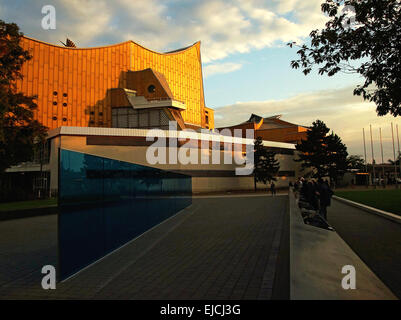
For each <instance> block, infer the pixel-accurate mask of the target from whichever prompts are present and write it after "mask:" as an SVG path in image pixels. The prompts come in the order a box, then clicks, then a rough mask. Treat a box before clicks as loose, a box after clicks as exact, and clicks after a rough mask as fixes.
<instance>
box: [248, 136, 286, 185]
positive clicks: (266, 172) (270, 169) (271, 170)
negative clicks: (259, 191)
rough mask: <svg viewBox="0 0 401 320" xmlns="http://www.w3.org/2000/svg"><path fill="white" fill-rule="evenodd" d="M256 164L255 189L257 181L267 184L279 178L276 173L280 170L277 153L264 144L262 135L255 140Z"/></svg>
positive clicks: (254, 174)
mask: <svg viewBox="0 0 401 320" xmlns="http://www.w3.org/2000/svg"><path fill="white" fill-rule="evenodd" d="M254 165H255V168H254V170H253V177H254V183H255V191H256V183H257V182H262V183H264V184H267V183H268V182H271V181H276V180H277V178H276V175H277V173H278V171H279V170H280V164H279V162H278V160H277V159H276V154H275V153H274V152H273V151H269V150H268V149H267V148H266V147H264V146H263V140H262V138H261V137H257V138H256V140H255V146H254Z"/></svg>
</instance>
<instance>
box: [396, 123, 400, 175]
mask: <svg viewBox="0 0 401 320" xmlns="http://www.w3.org/2000/svg"><path fill="white" fill-rule="evenodd" d="M397 144H398V165H399V167H400V177H401V152H400V137H399V135H398V123H397Z"/></svg>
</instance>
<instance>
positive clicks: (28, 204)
mask: <svg viewBox="0 0 401 320" xmlns="http://www.w3.org/2000/svg"><path fill="white" fill-rule="evenodd" d="M56 205H57V198H52V199H44V200H32V201H18V202H5V203H0V212H7V211H18V210H28V209H38V208H45V207H54V206H56Z"/></svg>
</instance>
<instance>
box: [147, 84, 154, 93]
mask: <svg viewBox="0 0 401 320" xmlns="http://www.w3.org/2000/svg"><path fill="white" fill-rule="evenodd" d="M155 91H156V87H155V86H154V85H153V84H151V85H150V86H149V87H148V92H149V93H154V92H155Z"/></svg>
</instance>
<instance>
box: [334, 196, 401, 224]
mask: <svg viewBox="0 0 401 320" xmlns="http://www.w3.org/2000/svg"><path fill="white" fill-rule="evenodd" d="M333 199H335V200H337V201H341V202H344V203H346V204H348V205H350V206H353V207H356V208H359V209H362V210H364V211H366V212H370V213H374V214H376V215H378V216H381V217H383V218H386V219H389V220H391V221H394V222H396V223H400V224H401V217H400V216H398V215H396V214H394V213H391V212H387V211H383V210H380V209H376V208H373V207H369V206H367V205H364V204H361V203H359V202H355V201H351V200H348V199H345V198H341V197H338V196H333Z"/></svg>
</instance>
